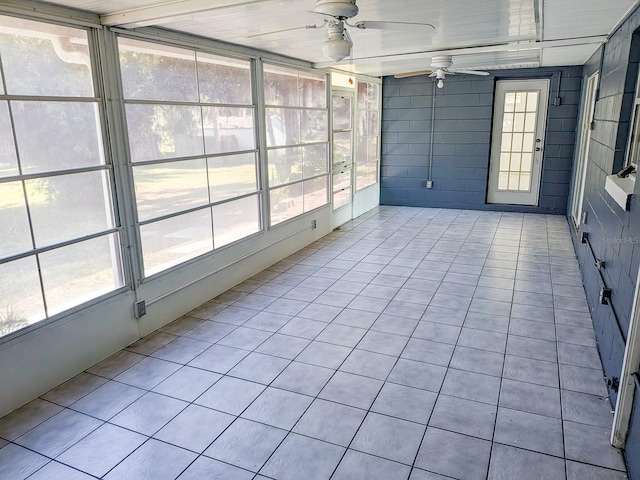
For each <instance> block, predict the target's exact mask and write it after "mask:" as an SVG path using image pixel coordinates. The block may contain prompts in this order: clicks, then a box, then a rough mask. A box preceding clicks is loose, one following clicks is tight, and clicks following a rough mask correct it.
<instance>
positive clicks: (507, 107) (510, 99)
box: [504, 92, 516, 113]
mask: <svg viewBox="0 0 640 480" xmlns="http://www.w3.org/2000/svg"><path fill="white" fill-rule="evenodd" d="M515 105H516V94H515V93H513V92H509V93H506V94H505V95H504V111H505V113H506V112H513V110H514V108H515Z"/></svg>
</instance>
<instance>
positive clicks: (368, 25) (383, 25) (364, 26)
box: [349, 20, 436, 31]
mask: <svg viewBox="0 0 640 480" xmlns="http://www.w3.org/2000/svg"><path fill="white" fill-rule="evenodd" d="M349 26H350V27H355V28H359V29H360V30H395V31H398V30H402V28H403V27H428V28H429V29H430V30H435V29H436V27H434V26H433V25H431V24H430V23H417V22H385V21H378V20H372V21H369V20H363V21H361V22H356V23H355V24H353V25H349Z"/></svg>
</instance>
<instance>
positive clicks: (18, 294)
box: [0, 256, 45, 336]
mask: <svg viewBox="0 0 640 480" xmlns="http://www.w3.org/2000/svg"><path fill="white" fill-rule="evenodd" d="M0 278H2V281H1V282H0V336H2V335H6V334H8V333H11V332H15V331H16V330H19V329H20V328H23V327H26V326H27V325H30V324H32V323H34V322H36V321H38V320H42V319H43V318H45V314H44V303H43V301H42V290H41V289H40V278H39V276H38V265H37V263H36V258H35V256H32V257H26V258H22V259H20V260H14V261H12V262H8V263H3V264H0Z"/></svg>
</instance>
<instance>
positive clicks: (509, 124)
mask: <svg viewBox="0 0 640 480" xmlns="http://www.w3.org/2000/svg"><path fill="white" fill-rule="evenodd" d="M512 130H513V113H505V114H504V116H503V117H502V131H503V132H510V131H512Z"/></svg>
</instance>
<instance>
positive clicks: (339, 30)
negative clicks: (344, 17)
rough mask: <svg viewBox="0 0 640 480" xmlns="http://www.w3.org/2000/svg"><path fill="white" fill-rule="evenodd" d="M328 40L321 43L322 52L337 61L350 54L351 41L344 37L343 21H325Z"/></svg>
mask: <svg viewBox="0 0 640 480" xmlns="http://www.w3.org/2000/svg"><path fill="white" fill-rule="evenodd" d="M327 35H328V37H329V38H328V40H326V41H325V42H324V43H323V44H322V54H323V55H324V56H325V57H327V58H329V59H331V60H333V61H334V62H339V61H340V60H343V59H345V58H347V57H348V56H349V55H351V42H350V41H348V40H347V39H346V38H345V29H344V23H343V22H341V21H340V22H328V23H327Z"/></svg>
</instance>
